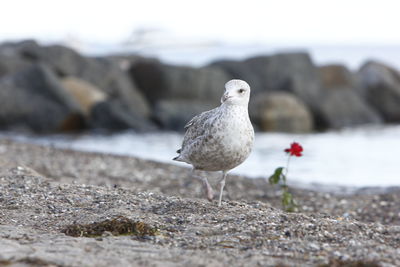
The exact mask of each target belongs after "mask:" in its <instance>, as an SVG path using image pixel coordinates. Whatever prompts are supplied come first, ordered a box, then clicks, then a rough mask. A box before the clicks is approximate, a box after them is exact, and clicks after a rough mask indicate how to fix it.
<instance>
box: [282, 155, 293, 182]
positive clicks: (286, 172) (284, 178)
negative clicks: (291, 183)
mask: <svg viewBox="0 0 400 267" xmlns="http://www.w3.org/2000/svg"><path fill="white" fill-rule="evenodd" d="M290 158H291V156H290V155H289V156H288V158H287V161H286V168H285V174H284V175H283V185H285V186H286V177H287V175H288V173H289V165H290Z"/></svg>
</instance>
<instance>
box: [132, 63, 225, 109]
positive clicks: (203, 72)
mask: <svg viewBox="0 0 400 267" xmlns="http://www.w3.org/2000/svg"><path fill="white" fill-rule="evenodd" d="M130 73H131V75H132V77H133V79H134V80H135V82H136V83H137V85H138V87H139V88H140V89H141V90H142V92H143V94H145V95H146V97H147V99H149V101H150V102H151V103H152V104H155V103H156V102H157V101H158V100H161V99H187V100H200V101H208V102H209V103H210V104H213V105H216V104H219V100H220V98H221V95H222V93H223V91H224V85H225V83H226V82H227V81H228V80H229V76H228V75H227V74H226V73H225V72H224V71H223V70H222V69H220V68H218V67H203V68H191V67H182V66H170V65H165V64H162V63H160V62H158V61H155V60H145V61H139V62H136V63H135V64H134V65H133V66H132V68H131V70H130Z"/></svg>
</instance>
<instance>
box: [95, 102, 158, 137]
mask: <svg viewBox="0 0 400 267" xmlns="http://www.w3.org/2000/svg"><path fill="white" fill-rule="evenodd" d="M89 124H90V127H91V128H94V129H103V130H127V129H134V130H136V131H139V132H144V131H151V130H155V129H156V127H155V125H154V124H153V123H152V122H150V121H149V120H147V119H145V118H143V116H142V115H141V114H135V113H134V112H132V110H130V111H129V110H128V108H127V107H126V106H125V105H124V103H122V102H121V101H119V100H109V101H106V102H104V101H103V102H98V103H97V104H95V105H94V106H93V107H92V109H91V112H90V121H89Z"/></svg>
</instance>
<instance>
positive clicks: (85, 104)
mask: <svg viewBox="0 0 400 267" xmlns="http://www.w3.org/2000/svg"><path fill="white" fill-rule="evenodd" d="M61 84H62V85H63V87H64V88H65V90H67V92H68V93H69V94H70V95H71V96H72V98H73V99H74V100H75V102H76V103H78V104H79V106H80V108H81V110H83V111H84V113H85V115H86V116H88V115H89V113H90V111H91V109H92V107H93V106H94V105H96V104H97V103H99V102H103V101H105V100H106V99H107V95H106V94H105V93H104V92H103V91H101V90H100V89H99V88H98V87H96V86H94V85H93V84H90V83H89V82H86V81H85V80H82V79H79V78H76V77H66V78H63V79H61Z"/></svg>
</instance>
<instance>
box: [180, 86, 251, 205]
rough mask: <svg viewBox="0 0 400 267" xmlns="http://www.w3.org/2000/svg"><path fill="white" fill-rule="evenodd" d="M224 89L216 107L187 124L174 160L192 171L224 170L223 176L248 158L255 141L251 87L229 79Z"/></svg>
mask: <svg viewBox="0 0 400 267" xmlns="http://www.w3.org/2000/svg"><path fill="white" fill-rule="evenodd" d="M225 88H226V91H225V93H224V95H223V97H222V99H221V102H222V103H221V105H220V106H219V107H217V108H214V109H212V110H209V111H206V112H203V113H201V114H199V115H197V116H196V117H194V118H193V119H191V120H190V121H189V122H188V123H187V125H186V126H185V129H186V133H185V136H184V139H183V143H182V148H181V149H180V150H178V153H180V155H179V156H178V157H176V158H175V159H174V160H177V161H183V162H186V163H189V164H191V165H193V168H194V170H203V171H223V173H224V176H225V175H226V172H227V171H229V170H231V169H233V168H235V167H236V166H238V165H239V164H241V163H242V162H243V161H244V160H245V159H246V158H247V157H248V156H249V154H250V152H251V149H252V145H253V140H254V130H253V126H252V125H251V122H250V119H249V115H248V101H249V97H250V87H249V85H248V84H247V83H246V82H244V81H241V80H231V81H229V82H228V83H227V84H226V85H225ZM241 90H243V91H244V92H241ZM223 180H224V181H225V177H223ZM206 183H207V186H208V187H209V185H208V182H206ZM222 188H223V186H222ZM210 189H211V188H209V189H207V191H208V190H210ZM208 193H210V192H208ZM221 194H222V191H221ZM208 195H210V194H208ZM211 198H212V196H211ZM220 198H221V196H220ZM209 199H210V197H209Z"/></svg>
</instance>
